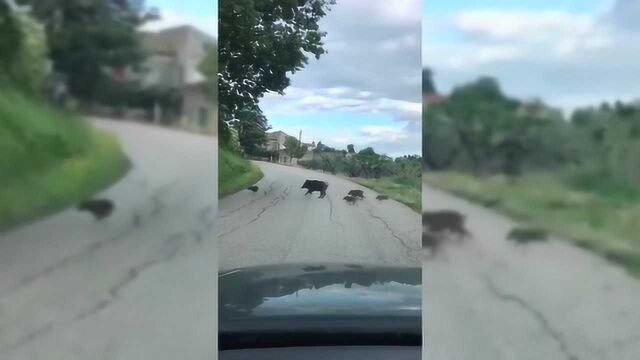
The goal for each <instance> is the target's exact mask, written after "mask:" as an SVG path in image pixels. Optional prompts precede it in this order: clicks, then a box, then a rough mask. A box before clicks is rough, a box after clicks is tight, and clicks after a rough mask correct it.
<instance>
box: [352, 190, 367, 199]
mask: <svg viewBox="0 0 640 360" xmlns="http://www.w3.org/2000/svg"><path fill="white" fill-rule="evenodd" d="M349 196H353V197H354V198H360V199H364V192H363V191H362V190H350V191H349Z"/></svg>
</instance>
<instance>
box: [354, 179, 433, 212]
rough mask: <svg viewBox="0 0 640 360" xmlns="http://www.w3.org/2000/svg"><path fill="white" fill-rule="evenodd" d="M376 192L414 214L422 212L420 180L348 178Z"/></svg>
mask: <svg viewBox="0 0 640 360" xmlns="http://www.w3.org/2000/svg"><path fill="white" fill-rule="evenodd" d="M348 179H349V180H351V181H353V182H356V183H358V184H360V185H362V186H366V187H368V188H370V189H372V190H374V191H376V192H379V193H381V194H385V195H388V196H389V198H390V199H393V200H396V201H398V202H401V203H403V204H405V205H407V206H408V207H410V208H411V209H413V210H414V211H416V212H421V211H422V189H421V188H420V180H419V179H418V181H406V180H404V179H399V178H380V179H362V178H348Z"/></svg>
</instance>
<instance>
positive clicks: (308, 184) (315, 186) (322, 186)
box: [301, 180, 329, 199]
mask: <svg viewBox="0 0 640 360" xmlns="http://www.w3.org/2000/svg"><path fill="white" fill-rule="evenodd" d="M328 187H329V183H327V182H326V181H320V180H307V181H305V182H304V184H302V187H301V189H307V192H306V193H305V195H307V194H311V193H313V192H314V191H319V192H320V196H319V197H318V198H319V199H322V198H323V197H325V196H326V195H327V188H328Z"/></svg>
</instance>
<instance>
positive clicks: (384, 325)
mask: <svg viewBox="0 0 640 360" xmlns="http://www.w3.org/2000/svg"><path fill="white" fill-rule="evenodd" d="M421 280H422V279H421V269H420V268H401V267H383V266H371V265H357V264H317V263H315V264H286V265H268V266H259V267H251V268H242V269H234V270H228V271H224V272H221V273H220V274H219V282H218V283H219V307H218V309H219V310H218V311H219V313H218V315H219V333H220V336H221V337H220V346H221V348H242V347H259V346H278V345H277V344H276V343H277V341H276V342H274V339H278V338H281V339H284V338H286V339H292V340H287V341H286V343H287V344H283V345H281V346H285V345H286V346H291V345H292V343H291V341H294V342H296V341H297V342H296V343H295V344H294V345H300V346H302V345H304V346H308V345H320V344H322V345H328V344H330V345H339V344H340V343H342V342H344V341H346V339H350V340H349V341H350V342H349V344H353V342H354V341H355V342H358V343H360V344H366V345H370V344H372V343H375V345H382V344H381V343H380V342H381V341H382V342H385V343H387V344H388V343H389V342H392V343H393V344H396V345H407V339H409V338H411V340H410V341H409V343H411V344H413V345H415V342H416V341H419V339H420V338H421V324H422V322H421V319H422V318H421V310H422V309H421V303H422V286H421V285H422V284H421V283H422V282H421ZM390 334H393V335H394V336H390ZM267 338H268V339H267ZM294 338H298V340H295V339H294ZM358 339H360V340H358ZM402 339H404V340H402ZM309 341H311V342H312V343H311V344H310V343H309ZM260 343H262V345H260Z"/></svg>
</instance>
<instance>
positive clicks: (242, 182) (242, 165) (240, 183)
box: [218, 148, 263, 198]
mask: <svg viewBox="0 0 640 360" xmlns="http://www.w3.org/2000/svg"><path fill="white" fill-rule="evenodd" d="M218 154H219V155H218V156H219V158H218V164H219V165H218V197H220V198H222V197H224V196H226V195H229V194H233V193H235V192H237V191H240V190H243V189H246V188H247V187H249V186H251V185H253V184H255V183H256V182H258V180H260V179H262V176H263V174H262V171H260V168H259V167H257V166H256V165H255V164H252V163H251V162H250V161H248V160H246V159H243V158H242V157H240V156H239V155H236V154H234V153H233V152H231V151H229V150H226V149H223V148H220V150H219V152H218Z"/></svg>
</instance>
